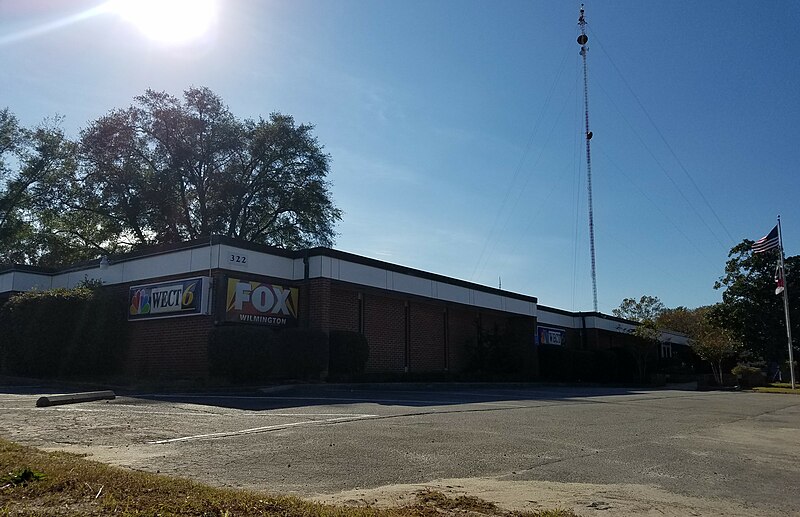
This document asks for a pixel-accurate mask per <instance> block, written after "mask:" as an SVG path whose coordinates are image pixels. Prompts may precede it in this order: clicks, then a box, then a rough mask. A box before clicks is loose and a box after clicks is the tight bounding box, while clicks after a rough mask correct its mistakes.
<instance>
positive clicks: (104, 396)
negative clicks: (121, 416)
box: [36, 390, 117, 407]
mask: <svg viewBox="0 0 800 517" xmlns="http://www.w3.org/2000/svg"><path fill="white" fill-rule="evenodd" d="M116 397H117V396H116V395H115V394H114V392H113V391H109V390H106V391H87V392H85V393H70V394H68V395H47V396H44V397H39V400H37V401H36V407H50V406H59V405H61V404H76V403H78V402H92V401H94V400H114V399H115V398H116Z"/></svg>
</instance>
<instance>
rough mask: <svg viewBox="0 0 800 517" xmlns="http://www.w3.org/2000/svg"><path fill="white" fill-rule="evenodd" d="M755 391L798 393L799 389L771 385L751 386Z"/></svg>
mask: <svg viewBox="0 0 800 517" xmlns="http://www.w3.org/2000/svg"><path fill="white" fill-rule="evenodd" d="M752 390H753V391H755V392H756V393H786V394H787V395H800V390H797V389H795V390H793V389H792V388H775V387H772V386H759V387H756V388H752Z"/></svg>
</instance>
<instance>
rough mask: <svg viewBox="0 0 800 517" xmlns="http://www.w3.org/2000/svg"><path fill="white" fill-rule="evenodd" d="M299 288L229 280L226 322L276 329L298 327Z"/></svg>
mask: <svg viewBox="0 0 800 517" xmlns="http://www.w3.org/2000/svg"><path fill="white" fill-rule="evenodd" d="M297 302H298V294H297V288H296V287H283V286H280V285H274V284H266V283H263V282H257V281H251V280H240V279H238V278H228V296H227V301H226V303H225V321H230V322H237V323H253V324H256V325H270V326H273V327H289V326H294V325H296V324H297Z"/></svg>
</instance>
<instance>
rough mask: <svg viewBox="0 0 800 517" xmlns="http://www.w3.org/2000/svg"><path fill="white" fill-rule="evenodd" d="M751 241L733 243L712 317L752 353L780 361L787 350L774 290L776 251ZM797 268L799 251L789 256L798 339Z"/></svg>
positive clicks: (799, 300)
mask: <svg viewBox="0 0 800 517" xmlns="http://www.w3.org/2000/svg"><path fill="white" fill-rule="evenodd" d="M752 244H753V242H752V241H750V240H744V241H742V242H741V243H740V244H738V245H736V246H734V247H733V248H732V249H731V251H730V253H729V254H728V257H729V259H728V261H727V263H726V265H725V275H724V276H723V277H721V278H720V279H719V280H718V281H717V282H716V283H715V285H714V288H715V289H724V290H723V292H722V303H721V304H718V305H715V306H713V307H712V308H711V310H710V311H709V314H708V317H709V318H710V319H711V321H713V322H714V323H715V324H716V325H717V326H718V327H720V328H724V329H727V330H728V331H729V332H730V333H731V335H732V337H733V338H734V339H735V340H736V341H739V342H740V343H742V345H743V347H744V349H745V350H747V351H749V352H750V354H751V355H753V356H756V357H760V358H761V359H763V360H765V361H768V362H772V361H774V362H777V363H779V364H780V363H783V362H784V361H785V360H786V358H787V356H788V352H787V347H786V323H785V319H784V318H785V316H784V307H783V297H782V296H776V295H775V280H774V275H775V267H776V265H777V262H778V260H779V256H778V252H777V251H770V252H766V253H752V251H751V246H752ZM798 274H800V257H797V256H793V257H787V259H786V280H787V289H788V293H789V310H790V319H791V321H792V327H793V328H792V337H793V338H794V339H795V340H796V339H797V336H798V335H799V334H800V327H799V326H798V324H799V323H800V291H798V289H800V282H798V281H797V278H796V276H797V275H798ZM795 351H796V349H795ZM795 353H796V352H795Z"/></svg>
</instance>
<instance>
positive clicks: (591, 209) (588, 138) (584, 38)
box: [578, 4, 597, 312]
mask: <svg viewBox="0 0 800 517" xmlns="http://www.w3.org/2000/svg"><path fill="white" fill-rule="evenodd" d="M578 26H579V27H580V28H581V35H580V36H578V44H579V45H580V46H581V57H582V58H583V107H584V117H585V119H586V133H585V135H586V177H587V184H588V186H589V247H590V249H591V253H592V302H593V304H594V305H593V306H594V312H597V269H596V263H595V256H594V206H593V204H592V147H591V140H592V132H591V131H589V70H588V67H587V65H586V53H587V52H588V50H589V49H588V47H587V46H586V43H587V42H588V41H589V37H588V36H587V35H586V18H584V16H583V4H581V15H580V17H579V18H578Z"/></svg>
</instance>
